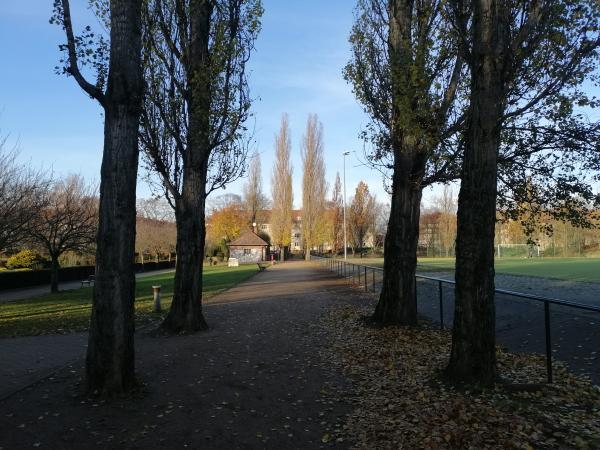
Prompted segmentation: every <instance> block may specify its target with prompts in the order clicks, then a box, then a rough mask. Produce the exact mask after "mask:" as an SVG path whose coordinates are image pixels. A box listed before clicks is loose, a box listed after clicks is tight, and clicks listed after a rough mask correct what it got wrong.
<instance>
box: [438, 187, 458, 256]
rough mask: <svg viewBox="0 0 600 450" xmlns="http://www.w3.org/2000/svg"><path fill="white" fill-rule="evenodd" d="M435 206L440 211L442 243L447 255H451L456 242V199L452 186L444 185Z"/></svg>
mask: <svg viewBox="0 0 600 450" xmlns="http://www.w3.org/2000/svg"><path fill="white" fill-rule="evenodd" d="M435 207H436V209H437V210H438V211H439V212H440V217H439V224H438V227H439V236H440V243H441V245H442V248H443V249H444V253H445V255H446V257H449V256H450V255H451V253H452V251H453V249H454V244H455V242H456V199H455V197H454V194H453V192H452V188H451V187H450V186H447V185H446V186H444V190H443V192H442V195H441V196H439V197H438V198H437V199H435Z"/></svg>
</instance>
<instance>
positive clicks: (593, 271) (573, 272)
mask: <svg viewBox="0 0 600 450" xmlns="http://www.w3.org/2000/svg"><path fill="white" fill-rule="evenodd" d="M352 262H354V263H357V264H367V265H372V266H378V267H381V266H383V259H381V258H363V259H362V260H361V259H359V258H356V259H352ZM419 269H420V270H440V269H441V270H454V258H419ZM496 273H503V274H509V275H522V276H529V277H541V278H555V279H559V280H569V281H587V282H593V283H600V258H499V259H496Z"/></svg>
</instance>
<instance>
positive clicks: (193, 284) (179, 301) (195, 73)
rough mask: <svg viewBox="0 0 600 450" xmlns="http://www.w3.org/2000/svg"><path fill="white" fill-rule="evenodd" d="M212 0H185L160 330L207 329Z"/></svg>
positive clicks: (192, 330)
mask: <svg viewBox="0 0 600 450" xmlns="http://www.w3.org/2000/svg"><path fill="white" fill-rule="evenodd" d="M212 3H213V2H209V1H206V0H191V1H190V6H189V8H190V9H189V11H190V15H189V17H190V45H189V51H190V55H189V64H188V67H187V77H188V86H190V93H189V99H188V110H189V113H188V114H189V126H188V139H187V141H188V147H187V151H186V153H185V155H184V173H183V187H182V193H181V196H180V198H179V199H178V200H177V203H178V204H177V205H176V206H177V208H176V222H177V263H176V269H175V286H174V292H173V301H172V303H171V309H170V310H169V313H168V314H167V317H166V318H165V320H164V321H163V323H162V325H161V329H162V330H163V331H165V332H168V333H182V332H185V333H193V332H195V331H200V330H204V329H206V328H208V326H207V324H206V321H205V320H204V316H203V315H202V269H203V266H202V263H203V261H204V241H205V237H206V224H205V214H206V212H205V199H206V179H207V171H208V159H209V156H210V151H211V149H210V99H211V91H210V90H211V83H210V77H211V74H210V61H209V39H210V20H211V15H212V8H213V5H212Z"/></svg>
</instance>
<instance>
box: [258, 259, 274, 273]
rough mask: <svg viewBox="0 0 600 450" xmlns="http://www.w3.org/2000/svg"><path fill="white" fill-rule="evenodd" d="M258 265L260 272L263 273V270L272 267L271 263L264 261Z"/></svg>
mask: <svg viewBox="0 0 600 450" xmlns="http://www.w3.org/2000/svg"><path fill="white" fill-rule="evenodd" d="M256 265H257V266H258V270H260V271H261V272H262V271H263V270H265V269H266V268H267V267H269V266H270V265H271V263H270V262H266V261H263V262H259V263H256Z"/></svg>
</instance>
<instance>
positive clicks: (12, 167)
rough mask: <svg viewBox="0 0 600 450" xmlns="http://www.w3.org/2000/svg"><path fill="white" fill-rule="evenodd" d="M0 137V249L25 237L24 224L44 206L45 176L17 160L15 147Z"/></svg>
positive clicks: (7, 247)
mask: <svg viewBox="0 0 600 450" xmlns="http://www.w3.org/2000/svg"><path fill="white" fill-rule="evenodd" d="M6 143H7V138H6V137H4V138H0V252H4V251H6V250H8V249H10V248H11V247H14V246H15V245H17V244H18V243H20V242H22V241H23V240H24V238H25V237H26V236H27V232H26V231H27V230H26V226H27V224H28V223H30V222H31V220H32V219H33V218H34V217H35V215H36V214H37V213H38V211H39V210H40V209H41V208H43V207H44V200H45V198H46V196H45V195H44V194H45V192H46V190H47V188H48V184H49V180H48V179H47V177H45V176H43V175H42V174H41V172H36V171H34V170H31V169H30V168H28V167H25V166H23V165H21V164H19V163H18V162H17V156H18V152H17V150H16V149H12V150H8V149H7V148H6Z"/></svg>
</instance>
